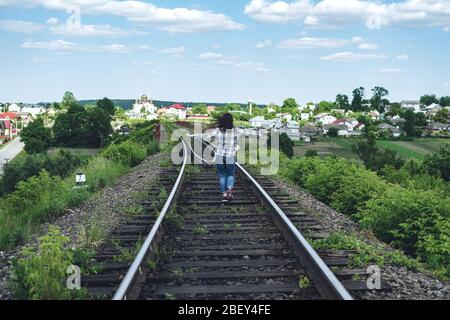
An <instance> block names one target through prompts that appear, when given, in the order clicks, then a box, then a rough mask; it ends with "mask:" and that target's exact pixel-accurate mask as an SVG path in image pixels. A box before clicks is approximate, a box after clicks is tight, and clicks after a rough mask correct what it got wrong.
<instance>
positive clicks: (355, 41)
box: [0, 0, 450, 103]
mask: <svg viewBox="0 0 450 320" xmlns="http://www.w3.org/2000/svg"><path fill="white" fill-rule="evenodd" d="M77 12H80V15H79V16H80V23H78V22H77V21H78V20H77V16H78V15H77ZM449 52H450V0H396V1H369V0H366V1H360V0H316V1H313V0H297V1H288V0H286V1H278V2H275V1H270V0H233V1H224V0H221V1H219V0H193V1H180V0H178V1H144V0H140V1H120V0H115V1H114V0H113V1H111V0H92V1H86V0H14V1H13V0H0V75H1V76H0V101H2V102H7V101H8V102H13V101H23V102H39V101H54V100H60V98H61V96H62V94H63V93H64V92H65V91H66V90H70V91H72V92H74V94H75V96H76V97H77V98H78V99H91V98H92V99H94V98H99V97H103V96H108V97H110V98H136V97H138V96H140V95H141V94H143V93H145V94H148V95H150V96H151V97H152V98H154V99H158V100H166V99H167V100H177V101H214V102H230V101H239V102H246V101H248V100H249V99H252V100H254V101H256V102H258V103H269V102H275V103H281V101H282V100H283V99H284V98H287V97H294V98H296V99H297V100H298V101H299V102H301V103H305V102H307V101H319V100H324V99H331V100H334V98H335V96H336V94H338V93H345V94H348V95H351V91H352V90H353V89H354V88H356V87H359V86H364V87H365V88H366V90H367V91H369V90H370V89H371V88H372V87H373V86H376V85H382V86H384V87H385V88H387V89H388V90H389V91H390V93H391V95H390V98H391V100H402V99H417V98H418V97H419V96H420V95H422V94H425V93H435V94H437V95H439V96H441V95H450V59H449V58H448V57H449Z"/></svg>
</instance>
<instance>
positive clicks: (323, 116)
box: [315, 113, 337, 125]
mask: <svg viewBox="0 0 450 320" xmlns="http://www.w3.org/2000/svg"><path fill="white" fill-rule="evenodd" d="M315 120H316V122H320V123H321V124H323V125H325V124H331V123H333V122H335V121H336V120H337V118H336V117H333V116H332V115H331V114H329V113H320V114H318V115H317V116H316V117H315Z"/></svg>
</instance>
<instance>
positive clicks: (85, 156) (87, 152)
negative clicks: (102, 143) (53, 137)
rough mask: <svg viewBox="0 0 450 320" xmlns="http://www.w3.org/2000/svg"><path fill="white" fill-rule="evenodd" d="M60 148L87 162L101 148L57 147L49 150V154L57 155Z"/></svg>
mask: <svg viewBox="0 0 450 320" xmlns="http://www.w3.org/2000/svg"><path fill="white" fill-rule="evenodd" d="M60 150H62V151H66V152H69V153H70V154H71V155H73V156H75V157H77V158H78V159H80V160H81V161H84V162H87V161H88V160H90V159H92V158H93V157H95V156H96V155H97V154H98V153H99V152H100V150H101V149H88V148H55V149H52V150H50V151H48V155H49V156H52V155H56V154H57V153H58V152H59V151H60Z"/></svg>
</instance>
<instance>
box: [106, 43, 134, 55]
mask: <svg viewBox="0 0 450 320" xmlns="http://www.w3.org/2000/svg"><path fill="white" fill-rule="evenodd" d="M100 50H101V51H108V52H116V53H128V52H130V49H129V48H128V47H127V46H125V45H123V44H117V43H113V44H110V45H106V46H101V47H100Z"/></svg>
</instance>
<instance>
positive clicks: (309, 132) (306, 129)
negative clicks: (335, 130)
mask: <svg viewBox="0 0 450 320" xmlns="http://www.w3.org/2000/svg"><path fill="white" fill-rule="evenodd" d="M319 134H320V130H319V129H318V128H317V127H316V126H315V125H314V124H307V125H305V126H303V127H301V128H300V135H301V136H302V137H308V138H313V137H317V136H318V135H319ZM304 140H305V139H304Z"/></svg>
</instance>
